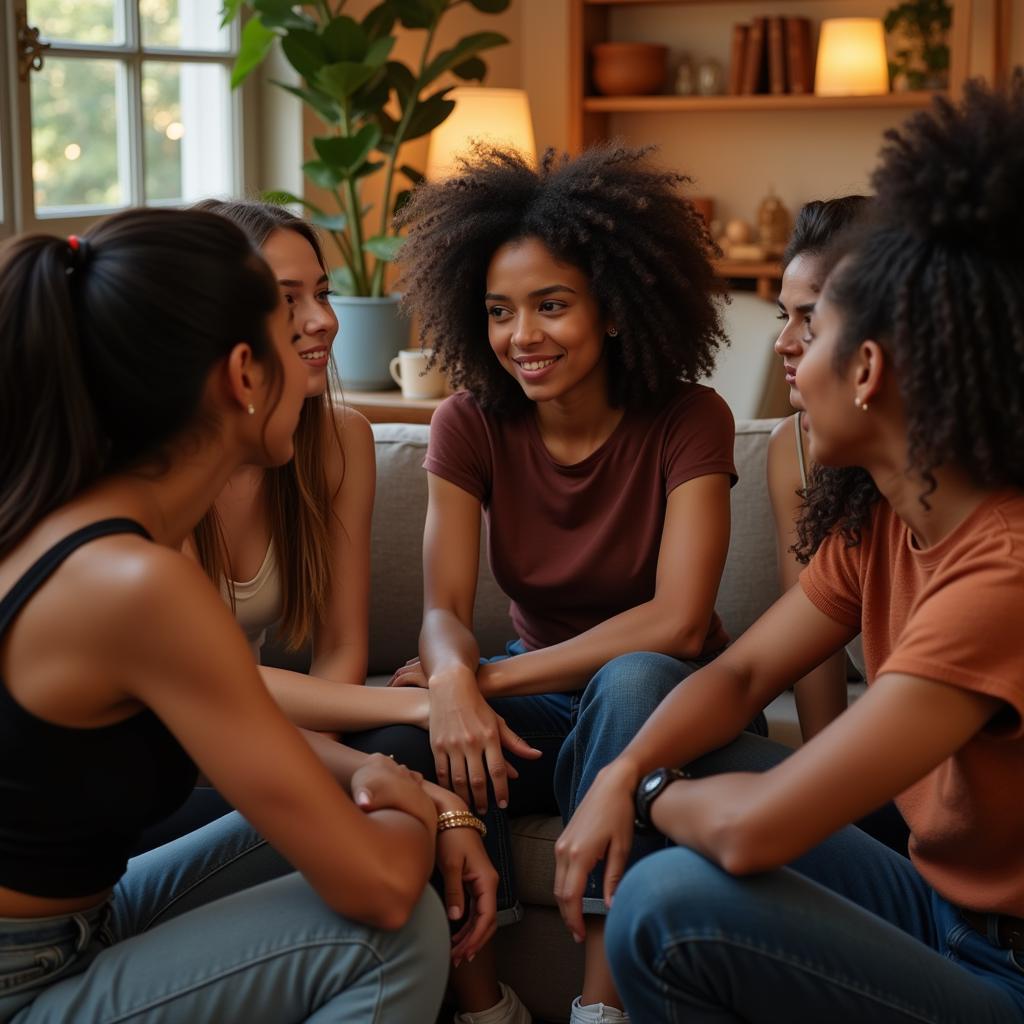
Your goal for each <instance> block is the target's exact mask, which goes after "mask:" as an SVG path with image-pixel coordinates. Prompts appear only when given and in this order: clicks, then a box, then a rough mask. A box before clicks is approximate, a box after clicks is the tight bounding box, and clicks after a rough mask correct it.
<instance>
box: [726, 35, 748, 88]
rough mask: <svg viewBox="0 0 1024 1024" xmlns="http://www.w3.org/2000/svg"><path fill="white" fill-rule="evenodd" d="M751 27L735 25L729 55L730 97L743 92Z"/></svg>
mask: <svg viewBox="0 0 1024 1024" xmlns="http://www.w3.org/2000/svg"><path fill="white" fill-rule="evenodd" d="M749 35H750V26H749V25H733V27H732V49H731V52H730V55H729V95H730V96H739V95H740V94H741V93H742V92H743V68H744V66H745V61H746V54H747V37H748V36H749Z"/></svg>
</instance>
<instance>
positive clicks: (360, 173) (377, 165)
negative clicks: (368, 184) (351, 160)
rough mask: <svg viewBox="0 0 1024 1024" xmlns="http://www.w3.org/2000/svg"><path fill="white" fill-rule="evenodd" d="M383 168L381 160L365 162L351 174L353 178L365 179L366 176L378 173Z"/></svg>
mask: <svg viewBox="0 0 1024 1024" xmlns="http://www.w3.org/2000/svg"><path fill="white" fill-rule="evenodd" d="M383 166H384V161H383V160H367V161H366V163H364V164H361V165H360V166H359V167H357V168H356V169H355V170H354V171H353V172H352V177H353V178H365V177H366V176H367V175H368V174H373V173H375V172H376V171H379V170H380V169H381V168H382V167H383Z"/></svg>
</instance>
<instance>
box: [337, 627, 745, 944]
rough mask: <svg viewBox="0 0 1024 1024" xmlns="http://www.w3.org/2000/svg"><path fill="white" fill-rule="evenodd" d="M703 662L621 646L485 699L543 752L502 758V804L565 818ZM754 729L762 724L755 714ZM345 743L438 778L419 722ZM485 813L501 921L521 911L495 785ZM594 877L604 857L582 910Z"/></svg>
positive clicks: (652, 844)
mask: <svg viewBox="0 0 1024 1024" xmlns="http://www.w3.org/2000/svg"><path fill="white" fill-rule="evenodd" d="M524 651H525V648H524V647H523V645H522V642H521V641H519V640H515V641H513V642H512V643H510V644H508V646H507V647H506V653H505V654H503V655H499V656H498V657H496V658H490V659H487V660H489V661H500V660H502V658H508V657H514V656H515V655H517V654H522V653H524ZM703 664H705V662H704V661H679V660H677V659H676V658H670V657H668V656H667V655H664V654H653V653H649V652H638V653H635V654H624V655H622V656H621V657H618V658H614V659H613V660H612V661H609V662H608V663H607V664H606V665H604V666H603V667H602V668H600V669H599V670H598V671H597V672H596V673H595V674H594V676H593V678H592V679H591V680H590V682H589V683H588V684H587V686H586V687H585V688H584V689H583V690H577V691H573V692H569V693H544V694H536V695H531V696H527V697H497V698H494V699H493V700H491V701H489V702H488V703H489V704H490V705H491V707H492V708H494V710H495V711H496V712H497V713H498V714H499V715H501V716H502V718H504V719H505V721H506V722H507V723H508V725H509V726H510V728H512V729H513V730H514V731H515V732H517V733H519V735H520V736H522V737H523V739H525V740H527V741H528V742H529V743H530V744H531V745H532V746H534V747H537V748H538V749H540V750H541V751H542V754H543V756H542V757H540V758H539V759H538V760H535V761H527V760H525V759H520V758H517V757H514V756H510V757H509V761H510V762H511V763H512V764H513V765H514V766H515V767H516V769H517V770H518V771H519V778H518V779H515V780H511V781H510V782H509V811H510V812H511V813H513V814H515V815H517V816H518V815H523V814H558V813H561V816H562V819H563V820H564V821H568V820H569V818H571V817H572V815H573V812H574V811H575V810H576V808H577V807H578V806H579V803H580V801H581V800H582V799H583V797H584V796H585V795H586V792H587V790H588V789H589V788H590V785H591V783H592V782H593V781H594V779H595V778H596V776H597V773H598V772H599V771H600V770H601V769H602V768H603V767H604V766H605V765H606V764H608V763H609V762H610V761H612V760H614V758H615V757H617V756H618V755H619V753H621V751H622V750H623V748H624V747H625V746H626V744H627V743H629V741H630V740H631V739H632V738H633V737H634V736H635V735H636V733H637V732H638V731H639V729H640V727H641V726H642V725H643V724H644V722H646V721H647V719H648V718H649V717H650V715H651V713H652V712H653V711H654V709H655V708H656V707H657V706H658V705H659V704H660V703H661V702H662V701H663V700H664V699H665V697H667V696H668V695H669V693H671V692H672V690H674V689H675V688H676V686H678V685H679V684H680V683H681V682H682V681H683V680H685V679H686V677H687V676H688V675H690V674H691V673H692V672H694V671H696V670H697V669H698V668H700V667H701V665H703ZM752 728H755V729H757V730H758V731H764V729H765V726H764V716H763V715H761V716H759V718H758V721H757V722H755V723H754V724H753V725H752ZM344 742H346V743H348V744H350V745H352V746H354V747H356V748H357V749H359V750H367V751H372V750H377V751H383V752H386V753H390V752H393V753H395V756H396V757H397V758H398V760H400V761H402V762H403V763H404V764H407V765H408V766H409V767H411V768H414V769H416V770H417V771H420V772H422V773H423V774H424V775H425V776H426V777H427V778H430V779H434V778H435V777H436V776H435V772H434V757H433V754H432V752H431V750H430V739H429V737H428V736H427V734H426V733H425V732H424V731H423V730H422V729H416V728H414V727H412V726H390V727H388V728H386V729H372V730H369V731H367V732H364V733H359V734H356V735H351V736H346V737H345V740H344ZM484 820H485V822H486V824H487V838H486V839H485V840H484V843H485V845H486V846H487V852H488V854H489V855H490V857H491V861H492V862H493V864H494V866H495V868H496V869H497V871H498V875H499V878H500V883H499V885H500V887H499V890H498V909H499V915H498V920H499V923H502V924H505V923H508V922H510V921H513V920H518V918H519V917H520V916H521V913H520V910H519V907H518V904H517V900H516V892H515V880H514V877H513V871H512V852H511V839H510V833H509V826H508V819H507V815H506V812H504V811H499V810H498V809H497V808H496V807H495V804H494V799H493V794H491V796H490V798H489V802H488V810H487V813H486V814H485V815H484ZM663 846H664V841H663V840H661V839H660V838H658V837H654V838H653V839H650V838H640V839H638V840H637V841H636V843H635V844H634V847H633V852H632V858H631V859H632V860H635V859H636V858H638V857H642V856H644V855H645V854H647V853H649V852H651V851H652V850H655V849H661V848H662V847H663ZM602 877H603V865H598V867H597V868H596V869H595V871H594V872H593V873H592V875H591V877H590V879H589V880H588V885H587V892H586V896H585V898H584V902H583V906H584V910H585V911H586V912H587V913H596V914H603V913H605V906H604V902H603V900H602V899H601V884H602V882H601V880H602Z"/></svg>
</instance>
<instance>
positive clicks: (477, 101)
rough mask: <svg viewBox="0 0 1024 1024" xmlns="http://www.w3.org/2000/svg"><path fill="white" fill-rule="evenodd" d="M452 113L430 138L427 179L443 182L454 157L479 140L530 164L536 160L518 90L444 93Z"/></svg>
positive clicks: (524, 99) (526, 109) (459, 89)
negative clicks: (512, 150) (513, 152)
mask: <svg viewBox="0 0 1024 1024" xmlns="http://www.w3.org/2000/svg"><path fill="white" fill-rule="evenodd" d="M448 99H451V100H454V101H455V109H454V110H453V111H452V112H451V113H450V114H449V115H448V117H447V119H446V120H444V121H442V122H441V124H439V125H438V126H437V127H436V128H435V129H434V130H433V132H431V134H430V149H429V150H428V152H427V177H428V178H431V179H437V178H443V177H445V176H446V175H448V174H450V173H451V172H452V171H453V170H454V169H455V157H456V156H460V155H462V154H463V153H465V152H466V151H467V150H468V149H469V145H470V143H471V142H473V141H475V140H477V139H479V140H481V141H482V142H491V143H496V144H498V145H503V146H513V147H514V148H516V149H518V150H519V151H520V152H521V153H524V154H525V155H526V156H527V157H529V159H530V160H534V159H535V158H536V144H535V143H534V141H533V122H532V120H531V119H530V101H529V100H528V99H527V97H526V93H525V92H524V91H523V90H522V89H485V88H476V87H473V86H458V87H457V88H455V89H452V91H451V92H450V93H448Z"/></svg>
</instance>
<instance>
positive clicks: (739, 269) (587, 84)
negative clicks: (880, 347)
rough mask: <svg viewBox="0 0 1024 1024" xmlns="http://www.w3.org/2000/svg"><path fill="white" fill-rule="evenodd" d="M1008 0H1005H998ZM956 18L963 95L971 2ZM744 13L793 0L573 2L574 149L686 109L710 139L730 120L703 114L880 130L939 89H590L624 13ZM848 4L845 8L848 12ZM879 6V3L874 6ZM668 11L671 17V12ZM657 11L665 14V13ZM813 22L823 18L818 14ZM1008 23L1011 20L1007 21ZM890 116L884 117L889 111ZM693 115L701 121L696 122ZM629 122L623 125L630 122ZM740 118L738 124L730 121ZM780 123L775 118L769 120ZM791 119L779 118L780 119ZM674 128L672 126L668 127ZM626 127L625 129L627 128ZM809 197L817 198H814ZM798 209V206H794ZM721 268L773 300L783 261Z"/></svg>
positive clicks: (956, 70) (956, 75)
mask: <svg viewBox="0 0 1024 1024" xmlns="http://www.w3.org/2000/svg"><path fill="white" fill-rule="evenodd" d="M830 2H831V5H832V10H835V0H799V2H798V5H799V8H800V9H801V10H802V11H803V12H805V13H807V14H808V15H812V14H813V10H814V8H815V7H820V9H821V10H822V12H823V15H822V16H824V17H828V16H829V13H830ZM996 2H997V3H1000V4H1003V3H1005V2H1006V0H996ZM952 3H953V24H952V28H951V30H950V37H949V45H950V87H949V90H948V94H949V95H950V96H952V97H953V98H956V97H958V96H959V94H960V91H961V88H962V85H963V82H964V81H965V80H966V78H967V75H968V62H969V56H970V27H971V14H972V0H952ZM730 6H731V7H734V8H735V9H736V11H737V12H738V17H737V19H736V20H746V19H747V18H749V16H750V11H751V8H752V7H754V8H756V9H757V10H763V11H764V12H765V13H766V14H781V13H791V12H792V8H793V4H792V3H786V2H785V0H753V2H751V0H571V8H570V28H569V47H570V52H569V61H568V65H569V79H570V82H569V85H570V96H569V115H570V120H569V141H570V146H571V148H572V149H573V150H575V151H579V150H580V149H583V148H584V147H585V146H587V145H590V144H592V143H594V142H599V141H602V140H604V139H607V138H609V137H610V136H611V135H612V134H617V135H619V134H626V135H627V137H628V135H629V132H628V124H629V118H630V117H631V116H632V115H651V114H657V115H664V116H665V119H666V124H667V127H666V129H665V130H666V132H668V131H672V130H676V131H677V132H678V128H679V126H678V125H677V124H674V123H673V121H672V118H673V117H674V116H676V115H682V116H685V117H688V118H690V120H688V121H686V122H682V123H685V124H687V125H691V126H696V125H698V124H699V129H697V128H694V129H692V130H698V131H699V132H700V134H701V136H702V138H703V139H704V140H705V141H706V140H707V139H708V138H712V137H714V136H715V135H716V133H717V134H718V136H719V137H721V134H722V133H725V132H728V131H729V130H730V121H729V120H728V118H726V119H724V120H719V119H718V118H715V117H713V116H712V117H708V118H707V119H706V120H705V119H704V116H705V115H732V114H736V115H740V116H744V115H751V114H755V115H757V116H758V119H759V120H760V116H761V115H764V116H765V117H766V118H769V117H771V118H785V117H787V115H791V114H793V113H797V114H798V115H800V116H804V115H816V114H819V113H828V112H830V111H832V112H837V111H877V112H878V113H879V115H880V117H879V135H880V134H881V130H882V128H883V127H887V126H888V125H889V124H894V123H896V122H897V121H898V120H901V119H902V117H903V116H904V114H905V113H909V112H910V111H913V110H915V109H922V108H925V107H927V106H928V105H929V104H930V103H931V101H932V97H933V96H934V95H935V94H934V93H933V92H927V91H921V92H899V93H889V94H888V95H884V96H815V95H813V94H809V95H792V94H787V95H754V96H746V95H744V96H729V95H720V96H675V95H655V96H601V95H598V94H596V93H595V92H594V91H593V90H592V88H591V57H590V54H591V50H592V47H593V46H594V44H595V43H599V42H605V41H610V40H612V39H614V38H616V36H615V32H614V29H613V25H615V24H618V25H620V26H621V24H622V19H623V17H624V15H623V13H622V12H624V11H628V10H629V9H631V8H633V9H636V8H640V7H649V8H659V9H660V8H664V9H666V10H670V9H671V8H678V9H679V10H680V12H681V13H684V14H685V15H686V16H687V17H690V18H698V19H699V18H700V16H701V15H700V10H701V8H702V7H703V8H704V9H705V10H706V9H708V8H714V9H715V11H716V15H717V16H718V17H721V15H722V13H727V9H728V8H729V7H730ZM848 6H849V5H847V7H846V8H844V13H846V11H847V10H848ZM876 6H877V5H876ZM826 12H829V13H826ZM667 16H668V15H666V17H667ZM659 17H661V16H660V15H659ZM814 20H818V19H817V18H815V19H814ZM1003 24H1005V22H1003ZM887 113H888V114H891V117H886V114H887ZM613 117H614V118H615V119H616V120H615V128H616V130H615V132H614V133H613V132H612V131H611V130H610V122H611V120H612V118H613ZM694 117H697V118H699V120H696V121H695V120H693V118H694ZM624 122H625V123H624ZM732 123H733V124H735V122H732ZM771 123H772V124H773V126H774V124H775V122H771ZM783 123H789V124H792V122H779V124H783ZM668 126H671V127H668ZM624 127H625V128H626V129H627V130H626V131H625V132H624V131H623V128H624ZM651 130H652V129H651V127H650V125H649V124H648V125H647V127H646V131H647V132H648V137H645V138H640V139H633V140H632V141H636V142H648V141H660V140H655V139H651V138H650V137H649V135H650V132H651ZM807 198H811V197H810V196H808V197H807ZM793 212H794V213H795V210H794V211H793ZM715 266H716V269H717V270H718V272H719V274H721V275H722V276H723V277H725V278H727V279H730V280H737V279H746V280H750V279H753V280H755V281H756V289H757V294H758V295H760V296H761V297H763V298H767V299H773V298H774V297H775V295H776V294H777V293H778V286H779V279H780V277H781V266H780V265H779V263H778V261H765V262H746V261H737V260H719V261H716V264H715Z"/></svg>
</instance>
